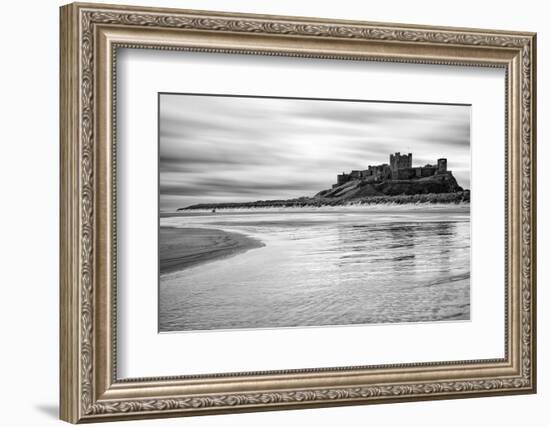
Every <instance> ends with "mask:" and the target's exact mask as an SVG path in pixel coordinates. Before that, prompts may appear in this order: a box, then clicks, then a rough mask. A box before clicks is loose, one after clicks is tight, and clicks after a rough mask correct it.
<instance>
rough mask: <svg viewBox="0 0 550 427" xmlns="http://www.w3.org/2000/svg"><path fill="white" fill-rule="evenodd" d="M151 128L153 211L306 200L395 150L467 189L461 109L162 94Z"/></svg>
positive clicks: (465, 113) (465, 123) (466, 118)
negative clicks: (155, 164)
mask: <svg viewBox="0 0 550 427" xmlns="http://www.w3.org/2000/svg"><path fill="white" fill-rule="evenodd" d="M159 125H160V126H159V143H160V146H159V148H160V152H159V167H160V192H161V198H160V199H161V209H162V210H174V209H176V208H178V207H182V206H187V205H190V204H194V203H202V202H205V203H206V202H217V201H228V200H241V201H245V200H250V201H251V200H260V199H264V200H265V199H268V198H279V199H286V198H292V197H300V196H307V195H313V194H315V193H317V192H318V191H320V190H322V189H325V188H328V187H330V186H331V184H333V183H334V181H335V175H336V174H337V173H340V172H342V171H349V170H351V169H365V168H366V167H367V166H368V165H369V164H379V163H387V162H388V157H389V154H390V153H393V152H397V151H400V152H412V153H413V164H414V165H424V164H426V163H434V162H435V161H436V159H437V158H439V157H447V158H448V165H449V168H450V169H453V168H456V169H454V170H455V171H456V173H455V176H456V177H457V179H458V180H459V184H460V185H462V186H464V187H469V184H470V183H469V170H470V145H469V144H470V108H469V107H468V106H453V105H427V104H399V103H379V102H378V103H377V102H347V101H325V100H297V99H281V98H244V97H218V96H195V95H173V94H170V95H168V94H163V95H161V97H160V123H159Z"/></svg>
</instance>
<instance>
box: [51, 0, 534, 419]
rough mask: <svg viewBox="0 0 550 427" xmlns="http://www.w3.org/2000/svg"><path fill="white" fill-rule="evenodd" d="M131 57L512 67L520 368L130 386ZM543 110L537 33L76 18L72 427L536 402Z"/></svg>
mask: <svg viewBox="0 0 550 427" xmlns="http://www.w3.org/2000/svg"><path fill="white" fill-rule="evenodd" d="M119 47H131V48H150V49H173V50H194V51H203V52H226V53H228V54H231V53H236V52H238V53H246V54H251V55H286V56H300V57H315V58H330V59H335V58H338V59H347V60H371V61H372V60H376V61H395V62H408V63H434V64H435V63H437V64H449V65H459V64H461V65H472V66H498V67H504V68H505V69H506V73H507V88H506V93H505V96H506V105H507V120H506V122H507V124H506V126H507V129H506V137H507V141H506V147H507V160H506V162H507V165H506V171H507V175H506V177H505V180H506V188H507V192H506V202H507V203H506V205H507V208H506V209H507V212H506V213H505V215H506V222H507V224H506V242H507V245H506V246H507V250H506V254H505V256H506V269H507V271H506V282H507V283H506V284H505V286H506V295H507V298H506V300H507V303H506V308H505V310H506V325H505V328H506V343H505V344H504V345H505V350H506V351H505V354H506V357H505V358H504V359H502V360H500V359H499V360H474V361H464V362H462V361H460V362H448V363H447V362H443V363H426V364H416V365H415V364H411V365H399V366H395V365H394V366H389V365H388V366H379V367H372V366H370V367H369V366H364V367H338V368H334V369H311V370H296V371H281V372H251V373H243V374H238V375H229V374H220V375H210V376H203V377H201V376H196V377H193V378H186V377H181V378H178V377H176V378H157V379H155V378H144V379H136V380H135V381H120V380H118V379H117V378H116V357H115V356H116V335H115V334H114V331H115V330H116V286H115V282H116V256H115V252H114V250H113V248H116V230H115V226H114V222H115V218H116V209H115V207H116V203H115V202H114V201H115V199H116V186H115V185H114V178H113V176H114V174H115V172H114V171H115V169H116V158H115V154H114V150H113V144H114V129H115V126H116V114H115V112H116V108H115V104H116V93H115V92H116V91H115V89H116V84H115V82H116V73H115V67H114V65H115V64H116V50H117V48H119ZM534 99H535V34H533V33H518V32H505V31H487V30H474V29H456V28H435V27H420V26H408V25H397V24H380V23H367V22H351V21H332V22H331V21H327V20H319V19H309V18H294V17H276V16H262V15H240V14H239V15H237V14H227V13H214V12H198V11H186V10H174V9H153V8H136V7H121V6H110V5H94V4H71V5H67V6H64V7H62V8H61V94H60V100H61V117H60V119H61V120H60V126H61V128H60V134H61V165H62V172H61V297H60V298H61V301H60V302H61V418H62V419H64V420H66V421H70V422H82V421H102V420H115V419H127V418H144V417H163V416H177V415H198V414H204V413H225V412H232V411H254V410H265V409H284V408H299V407H311V406H328V405H342V404H363V403H379V402H396V401H403V400H424V399H440V398H453V397H466V396H483V395H492V394H499V393H532V392H534V391H535V384H536V370H535V368H536V358H535V355H536V341H535V325H536V321H535V276H536V274H535V271H536V270H535V268H536V265H535V246H536V242H535V236H536V223H535V212H536V206H535V201H536V187H535V176H536V174H535V100H534ZM266 379H267V380H268V381H267V382H266ZM291 382H292V385H291ZM296 384H298V385H296ZM197 385H198V386H200V392H198V391H197V390H198V388H197V387H198V386H197ZM205 390H206V391H205Z"/></svg>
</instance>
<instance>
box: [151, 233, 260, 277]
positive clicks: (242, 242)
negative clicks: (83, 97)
mask: <svg viewBox="0 0 550 427" xmlns="http://www.w3.org/2000/svg"><path fill="white" fill-rule="evenodd" d="M263 246H265V243H263V242H261V241H260V240H258V239H254V238H252V237H249V236H246V235H244V234H240V233H235V232H230V231H224V230H220V229H211V228H175V227H164V226H161V227H160V229H159V248H160V249H159V273H160V275H161V276H162V275H163V274H166V273H172V272H175V271H182V270H185V269H187V268H190V267H195V266H197V265H201V264H205V263H207V262H211V261H216V260H218V259H223V258H227V257H231V256H234V255H237V254H240V253H243V252H246V251H249V250H250V249H257V248H261V247H263Z"/></svg>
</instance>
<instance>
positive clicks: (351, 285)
mask: <svg viewBox="0 0 550 427" xmlns="http://www.w3.org/2000/svg"><path fill="white" fill-rule="evenodd" d="M60 22H61V49H60V51H61V85H60V88H61V94H60V97H61V98H60V100H61V111H60V134H61V166H62V169H61V209H60V210H61V239H60V242H61V248H60V251H61V283H60V295H61V296H60V298H61V302H60V306H61V313H60V325H61V331H60V337H61V349H60V350H61V351H60V372H61V378H60V385H61V402H60V405H61V418H62V419H63V420H65V421H69V422H72V423H78V422H93V421H111V420H123V419H130V418H154V417H168V416H185V415H201V414H216V413H228V412H242V411H259V410H276V409H296V408H307V407H319V406H331V405H354V404H370V403H391V402H400V401H411V400H430V399H444V398H462V397H479V396H487V395H497V394H520V393H534V392H535V391H536V335H535V332H536V331H535V327H536V318H535V314H536V310H535V309H536V304H535V303H536V301H535V294H536V292H535V291H536V288H535V278H536V258H535V247H536V245H535V243H536V242H535V236H536V218H535V214H536V182H535V179H536V173H535V154H536V151H535V130H536V129H535V121H536V120H535V105H536V103H535V82H536V78H535V71H536V62H535V59H536V55H535V53H536V46H535V34H533V33H523V32H521V33H520V32H510V31H496V30H479V29H462V28H438V27H424V26H412V25H402V24H381V23H369V22H353V21H331V20H323V19H313V18H297V17H282V16H263V15H243V14H230V13H218V12H205V11H190V10H175V9H158V8H142V7H127V6H110V5H93V4H70V5H67V6H63V7H62V8H61V20H60Z"/></svg>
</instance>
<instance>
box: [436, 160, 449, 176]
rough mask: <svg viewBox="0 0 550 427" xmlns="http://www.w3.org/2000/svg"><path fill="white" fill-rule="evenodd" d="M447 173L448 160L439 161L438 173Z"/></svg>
mask: <svg viewBox="0 0 550 427" xmlns="http://www.w3.org/2000/svg"><path fill="white" fill-rule="evenodd" d="M446 172H447V159H437V173H446Z"/></svg>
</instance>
